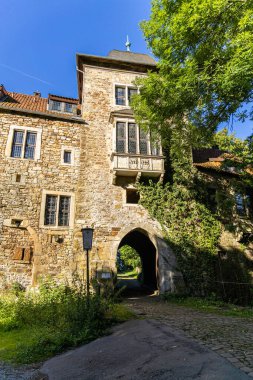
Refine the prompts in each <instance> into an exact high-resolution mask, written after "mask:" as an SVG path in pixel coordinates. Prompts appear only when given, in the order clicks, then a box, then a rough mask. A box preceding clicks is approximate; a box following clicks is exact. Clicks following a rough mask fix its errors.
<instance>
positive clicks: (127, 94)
mask: <svg viewBox="0 0 253 380" xmlns="http://www.w3.org/2000/svg"><path fill="white" fill-rule="evenodd" d="M137 93H138V89H137V88H136V87H132V86H123V85H119V86H115V104H116V105H118V106H130V103H131V98H132V96H133V95H136V94H137Z"/></svg>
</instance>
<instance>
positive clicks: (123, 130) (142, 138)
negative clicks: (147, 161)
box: [116, 120, 161, 156]
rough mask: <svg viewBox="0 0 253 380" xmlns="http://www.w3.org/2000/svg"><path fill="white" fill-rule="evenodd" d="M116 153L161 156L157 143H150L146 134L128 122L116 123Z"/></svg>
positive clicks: (134, 124)
mask: <svg viewBox="0 0 253 380" xmlns="http://www.w3.org/2000/svg"><path fill="white" fill-rule="evenodd" d="M116 152H117V153H131V154H142V155H149V154H152V155H154V156H159V155H161V148H160V144H159V142H155V143H153V144H152V143H151V142H150V135H149V133H148V132H146V131H144V130H142V129H140V128H139V127H138V125H137V124H136V123H134V122H133V121H131V120H129V122H127V121H117V122H116Z"/></svg>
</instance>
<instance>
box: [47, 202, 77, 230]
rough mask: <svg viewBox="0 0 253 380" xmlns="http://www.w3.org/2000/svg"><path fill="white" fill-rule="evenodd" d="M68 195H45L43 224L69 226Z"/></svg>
mask: <svg viewBox="0 0 253 380" xmlns="http://www.w3.org/2000/svg"><path fill="white" fill-rule="evenodd" d="M70 200H71V197H70V196H65V195H51V194H47V195H46V202H45V213H44V215H45V216H44V225H45V226H69V219H70Z"/></svg>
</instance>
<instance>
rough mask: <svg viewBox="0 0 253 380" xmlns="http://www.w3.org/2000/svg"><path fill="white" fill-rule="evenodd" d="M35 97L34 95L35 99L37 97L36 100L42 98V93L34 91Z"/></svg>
mask: <svg viewBox="0 0 253 380" xmlns="http://www.w3.org/2000/svg"><path fill="white" fill-rule="evenodd" d="M33 95H34V97H35V98H36V99H38V98H40V97H41V93H40V92H39V91H34V93H33Z"/></svg>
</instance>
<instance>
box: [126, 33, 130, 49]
mask: <svg viewBox="0 0 253 380" xmlns="http://www.w3.org/2000/svg"><path fill="white" fill-rule="evenodd" d="M130 47H131V42H130V41H129V38H128V36H127V40H126V48H127V51H130Z"/></svg>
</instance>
